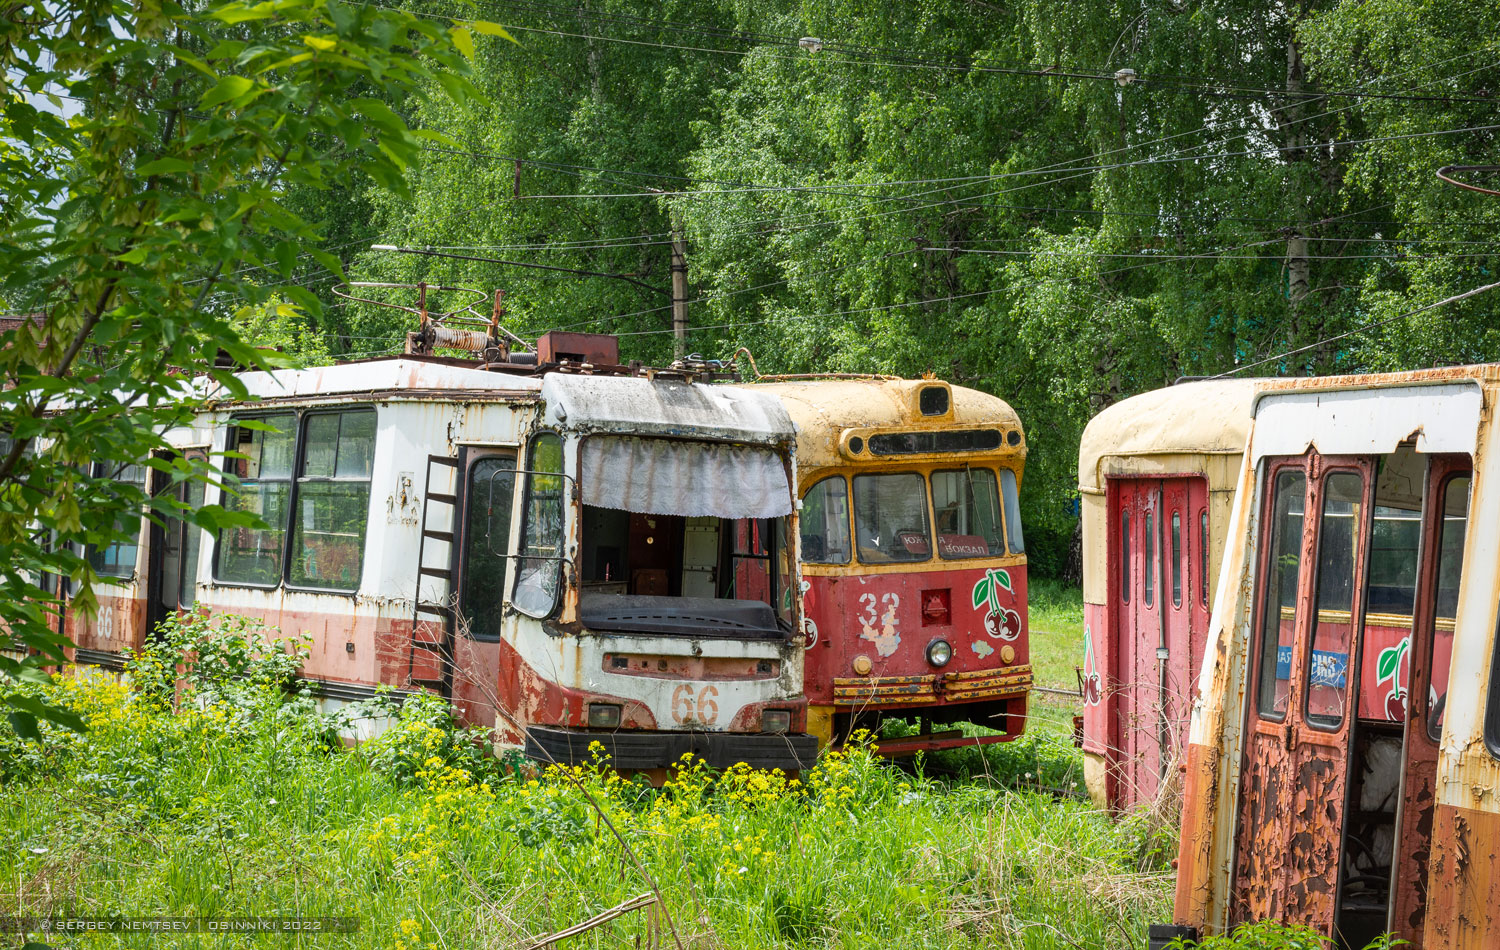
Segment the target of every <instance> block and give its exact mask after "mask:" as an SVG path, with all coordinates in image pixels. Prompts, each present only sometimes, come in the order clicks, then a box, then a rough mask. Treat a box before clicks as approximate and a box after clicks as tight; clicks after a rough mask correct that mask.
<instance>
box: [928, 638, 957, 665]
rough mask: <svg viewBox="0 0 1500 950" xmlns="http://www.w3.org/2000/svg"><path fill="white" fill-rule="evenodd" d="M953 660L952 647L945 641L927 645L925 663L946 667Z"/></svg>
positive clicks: (936, 641)
mask: <svg viewBox="0 0 1500 950" xmlns="http://www.w3.org/2000/svg"><path fill="white" fill-rule="evenodd" d="M951 659H953V647H952V646H950V645H949V643H948V641H947V640H934V641H932V642H931V643H929V644H927V662H928V663H931V664H932V665H933V666H947V665H948V661H949V660H951Z"/></svg>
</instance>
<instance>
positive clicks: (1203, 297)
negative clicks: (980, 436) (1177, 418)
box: [327, 0, 1500, 576]
mask: <svg viewBox="0 0 1500 950" xmlns="http://www.w3.org/2000/svg"><path fill="white" fill-rule="evenodd" d="M1450 6H1451V5H1443V4H1431V3H1421V2H1417V0H1377V2H1366V0H1313V2H1309V3H1304V4H1298V5H1291V6H1288V5H1284V4H1273V3H1267V2H1264V0H1215V2H1213V3H1210V4H1207V5H1203V4H1188V5H1174V4H1167V5H1165V6H1161V5H1148V6H1141V5H1128V4H1127V5H1119V4H1114V5H1111V4H1100V3H1097V2H1091V0H1063V2H1058V0H1046V2H1042V0H1025V2H1021V3H1016V4H993V3H969V4H927V3H916V4H913V3H885V4H877V5H873V6H872V5H871V4H869V3H854V2H850V0H840V2H833V3H816V4H814V3H808V2H800V0H774V2H755V3H750V2H745V0H671V2H668V3H664V4H663V3H646V2H642V0H610V2H608V3H605V4H602V5H599V4H595V5H591V6H583V7H577V8H571V9H567V10H564V9H561V8H556V7H549V8H545V9H543V8H535V7H534V8H529V10H527V11H523V10H516V11H514V13H513V14H512V15H511V18H510V19H508V20H507V22H508V23H512V24H514V25H516V26H518V27H521V28H523V29H521V30H518V31H517V36H518V37H519V38H520V44H521V46H520V48H519V49H518V50H512V49H511V48H509V47H506V48H504V49H503V51H501V50H502V48H501V47H500V46H499V45H498V44H496V45H495V46H494V47H493V48H492V49H488V50H487V49H486V48H485V47H484V46H483V44H481V45H480V46H479V48H478V51H477V54H476V72H477V79H476V82H477V83H478V84H479V85H480V86H481V88H483V89H484V90H485V91H486V92H487V93H488V94H489V95H490V96H491V97H493V98H494V99H495V100H496V101H503V102H506V103H508V104H513V108H507V109H504V110H479V109H471V108H467V107H465V106H462V105H450V104H448V103H446V102H441V101H435V100H413V101H410V102H403V103H393V105H395V106H396V107H397V108H398V109H403V110H408V112H407V114H410V115H411V116H412V118H413V121H414V122H417V123H419V124H421V125H423V126H424V127H426V128H429V129H431V130H434V131H441V132H442V133H444V134H446V135H448V136H450V137H451V138H452V139H453V140H454V141H456V142H457V143H459V144H458V147H456V148H450V149H448V150H446V151H441V150H440V151H435V152H434V153H433V154H432V155H431V156H430V159H431V160H430V161H428V162H427V163H426V165H425V166H424V168H423V169H422V170H421V172H420V177H419V179H418V180H417V182H416V184H415V186H414V189H413V197H412V200H410V201H404V200H400V199H394V198H390V197H385V198H375V199H371V205H372V207H373V208H374V214H375V220H374V222H372V224H371V226H370V229H369V232H368V233H369V234H373V235H378V236H379V237H380V238H381V240H383V241H386V242H389V243H402V244H413V245H436V246H444V245H453V246H455V247H457V248H463V249H462V250H456V251H455V253H459V254H469V255H477V256H481V257H485V256H487V257H492V258H497V259H500V260H503V261H511V262H515V263H511V264H505V263H483V262H476V261H458V260H451V259H442V258H424V257H417V256H410V255H394V254H385V253H364V254H361V255H358V256H357V257H356V258H355V259H354V266H356V267H357V268H358V269H359V270H360V271H361V272H362V273H363V274H367V275H368V276H371V277H374V278H383V279H388V280H406V281H412V280H417V279H421V278H424V277H425V278H427V279H429V280H437V279H443V280H445V281H448V282H457V283H468V284H472V285H474V286H478V287H482V288H494V287H501V288H504V289H505V290H506V291H507V306H508V308H509V313H508V320H509V322H510V323H511V325H512V326H513V327H514V328H515V329H516V330H518V331H519V332H521V333H523V334H527V335H532V334H537V333H540V332H542V331H545V330H547V329H550V328H559V327H567V328H572V329H582V330H599V331H606V330H608V331H616V332H622V333H625V334H627V336H625V337H624V339H623V345H624V353H625V357H626V358H627V359H630V358H637V359H642V360H646V361H655V362H660V361H662V360H664V359H666V358H667V357H668V354H669V353H670V344H669V341H670V337H669V326H670V324H669V317H670V313H669V307H668V304H669V297H668V271H669V265H670V248H669V241H670V232H671V231H672V229H673V227H674V226H680V227H681V228H682V230H683V233H684V234H685V236H686V239H687V261H688V271H689V279H690V291H691V295H692V302H691V304H690V306H689V314H690V323H691V324H692V326H693V330H692V334H691V336H690V343H689V350H690V351H699V352H701V353H703V354H704V355H706V356H710V357H727V356H729V355H730V354H731V353H733V352H734V351H735V349H736V348H737V347H739V346H741V345H743V346H747V347H749V348H751V349H752V350H753V352H754V353H755V354H756V358H757V361H758V363H759V365H760V367H761V368H762V369H763V370H764V371H766V372H804V371H858V372H888V373H900V374H906V375H913V374H917V373H920V372H923V371H927V370H931V371H934V372H936V373H938V374H939V375H941V376H943V377H944V378H947V379H950V380H952V381H954V382H957V383H962V384H965V385H969V386H974V387H978V388H980V389H983V390H986V391H989V392H993V393H996V394H998V395H1000V396H1002V397H1004V398H1006V399H1007V400H1008V401H1010V402H1011V403H1012V404H1013V405H1015V406H1016V408H1017V409H1018V410H1019V411H1020V414H1021V418H1022V420H1023V421H1024V423H1025V425H1026V427H1027V430H1028V432H1030V433H1031V434H1032V438H1031V439H1030V440H1029V446H1030V451H1029V455H1028V459H1027V471H1026V477H1025V479H1024V481H1023V485H1022V504H1023V509H1024V516H1025V519H1026V523H1027V532H1028V535H1029V541H1030V545H1029V546H1030V549H1031V552H1030V553H1031V556H1032V563H1033V565H1034V568H1035V569H1036V571H1037V572H1039V573H1042V574H1046V575H1051V576H1058V575H1060V574H1061V573H1062V571H1063V570H1064V567H1065V559H1066V553H1067V551H1068V545H1069V542H1070V541H1071V539H1072V528H1073V525H1074V523H1075V521H1076V516H1075V515H1074V511H1075V508H1074V505H1075V502H1076V491H1075V484H1076V477H1077V472H1076V462H1077V456H1076V450H1077V445H1078V439H1079V436H1080V434H1081V432H1082V429H1083V426H1084V425H1085V424H1086V423H1087V421H1088V419H1089V418H1090V417H1091V416H1092V415H1093V414H1094V413H1096V412H1097V411H1098V410H1099V409H1101V408H1103V407H1105V406H1107V405H1109V404H1110V403H1112V402H1115V401H1118V400H1120V399H1122V398H1125V397H1127V396H1130V395H1133V394H1135V393H1138V392H1142V391H1145V390H1148V389H1154V388H1158V387H1161V386H1164V385H1167V384H1169V383H1171V382H1172V381H1173V380H1175V379H1176V378H1178V377H1180V376H1184V375H1207V374H1214V373H1220V372H1224V371H1227V370H1230V369H1232V368H1234V367H1235V366H1237V365H1243V364H1245V363H1248V362H1253V361H1257V360H1260V359H1263V358H1265V357H1269V356H1274V355H1276V354H1279V353H1283V352H1286V351H1288V350H1293V349H1298V348H1301V347H1309V349H1307V350H1306V351H1305V352H1303V353H1300V354H1297V355H1295V356H1293V357H1290V358H1286V359H1278V360H1274V361H1272V362H1270V363H1268V364H1265V365H1263V366H1260V367H1257V368H1256V369H1255V370H1254V371H1253V372H1255V373H1260V374H1301V373H1309V372H1320V373H1323V372H1336V371H1361V370H1369V369H1389V368H1410V367H1418V366H1426V365H1431V364H1433V363H1440V362H1448V361H1463V360H1473V361H1477V360H1484V359H1494V358H1497V357H1500V329H1497V328H1496V326H1495V324H1494V321H1493V320H1491V319H1489V314H1490V313H1491V311H1492V309H1493V306H1494V304H1493V302H1492V301H1490V300H1486V299H1484V298H1479V299H1476V300H1473V301H1469V302H1466V303H1464V304H1462V305H1460V306H1456V307H1453V308H1450V309H1444V310H1438V311H1434V312H1432V313H1430V314H1426V315H1423V316H1420V317H1416V318H1411V319H1408V320H1404V321H1398V322H1396V323H1394V324H1392V325H1391V326H1389V327H1386V328H1382V329H1379V330H1375V331H1372V332H1369V333H1361V334H1356V335H1355V336H1353V337H1350V338H1348V339H1346V340H1344V341H1340V342H1332V343H1324V342H1321V341H1324V340H1326V339H1327V338H1328V337H1331V336H1333V335H1336V334H1340V333H1343V332H1346V331H1349V330H1352V329H1355V328H1357V327H1360V326H1363V325H1364V324H1366V323H1368V322H1370V321H1373V320H1376V319H1384V318H1387V317H1394V316H1397V315H1399V314H1401V313H1402V312H1404V311H1405V310H1407V309H1411V308H1413V307H1415V306H1417V305H1421V304H1426V303H1431V302H1434V301H1436V300H1439V299H1441V298H1442V297H1444V296H1446V295H1448V294H1451V293H1453V292H1456V291H1461V290H1467V289H1469V288H1471V287H1473V286H1476V285H1478V284H1481V283H1486V282H1488V281H1489V280H1493V279H1494V278H1493V274H1494V272H1495V270H1496V269H1497V267H1500V261H1497V259H1496V252H1495V250H1494V244H1493V242H1492V241H1491V240H1490V236H1491V235H1492V234H1493V232H1494V229H1495V226H1496V224H1497V223H1500V201H1493V200H1487V199H1484V198H1481V197H1479V196H1476V195H1473V194H1472V193H1466V192H1460V191H1459V190H1458V189H1454V188H1451V187H1449V186H1446V185H1442V184H1441V183H1439V182H1438V181H1437V180H1436V179H1435V178H1434V177H1433V174H1432V172H1433V171H1434V170H1435V169H1436V168H1437V167H1438V166H1439V165H1441V164H1444V163H1446V162H1456V161H1470V162H1477V163H1493V162H1495V161H1496V160H1497V157H1496V155H1495V152H1494V145H1493V139H1492V135H1493V132H1492V131H1486V130H1485V129H1484V128H1483V127H1484V126H1487V125H1491V124H1494V117H1493V98H1492V90H1493V89H1494V88H1495V83H1496V81H1497V78H1500V66H1497V65H1496V64H1495V62H1494V56H1493V51H1494V36H1495V34H1496V30H1497V28H1500V22H1497V19H1496V18H1497V16H1500V14H1497V13H1496V12H1495V10H1494V9H1492V7H1493V5H1489V6H1482V5H1481V6H1472V5H1471V6H1468V7H1465V8H1464V9H1462V10H1454V9H1450ZM424 9H426V8H425V7H424ZM684 25H685V26H684ZM802 36H822V37H825V38H828V40H827V41H828V43H829V44H830V48H827V49H823V50H822V51H820V52H808V51H806V50H803V49H799V48H797V47H796V46H795V40H796V38H798V37H802ZM1120 67H1129V68H1131V69H1134V70H1135V71H1136V73H1137V75H1138V76H1139V77H1140V80H1139V81H1137V82H1134V83H1131V84H1129V85H1125V86H1120V85H1117V84H1116V83H1115V82H1113V81H1111V80H1110V79H1109V76H1110V75H1111V74H1112V73H1113V71H1114V70H1115V69H1118V68H1120ZM1044 68H1045V69H1048V70H1050V73H1049V74H1048V75H1035V74H1034V72H1033V71H1036V70H1041V69H1044ZM1067 74H1073V75H1067ZM1101 75H1102V76H1103V77H1104V78H1103V79H1102V80H1101V79H1100V78H1097V77H1099V76H1101ZM1299 86H1300V88H1302V89H1303V90H1305V93H1304V94H1303V95H1295V94H1292V93H1289V92H1288V91H1287V90H1295V89H1296V88H1299ZM1349 89H1357V90H1360V91H1362V92H1367V93H1371V94H1372V95H1369V96H1365V97H1359V98H1355V97H1348V96H1339V95H1325V94H1326V93H1330V92H1340V91H1344V90H1349ZM1376 94H1378V95H1376ZM1384 95H1393V96H1396V98H1389V99H1387V98H1380V96H1384ZM1403 96H1418V97H1428V98H1426V99H1415V100H1414V99H1411V98H1401V97H1403ZM1450 97H1451V98H1450ZM1465 99H1478V100H1479V101H1463V100H1465ZM1466 129H1471V130H1472V131H1465V130H1466ZM1428 133H1437V134H1428ZM1413 134H1420V135H1422V136H1423V137H1420V138H1401V139H1395V140H1389V141H1386V140H1385V139H1386V138H1387V137H1389V136H1410V135H1413ZM1372 140H1376V141H1372ZM1327 142H1342V143H1345V144H1340V145H1336V146H1326V145H1325V146H1319V147H1313V143H1327ZM517 159H519V160H520V161H517ZM653 189H656V190H659V191H660V192H665V194H658V193H657V191H653ZM591 196H600V197H591ZM604 196H611V197H604ZM620 196H624V197H620ZM476 246H478V247H479V248H482V249H478V250H476V249H474V248H475V247H476ZM522 264H533V265H534V264H545V265H549V266H554V267H563V268H573V269H577V270H588V271H593V272H598V273H608V274H613V275H617V276H618V277H620V278H628V279H610V278H600V277H581V276H569V275H567V274H566V273H559V272H557V271H544V270H536V269H527V268H525V267H522V266H519V265H522ZM1486 275H1490V276H1486ZM643 285H644V286H643ZM328 319H329V320H330V321H332V322H329V323H328V324H327V328H328V329H329V330H330V331H331V332H334V333H337V334H340V335H347V339H348V341H349V342H348V344H347V346H346V347H345V348H346V349H347V350H349V351H352V352H363V351H370V350H378V349H380V348H382V347H384V348H386V349H387V350H389V349H391V348H393V347H395V346H397V345H398V344H399V341H400V334H401V332H403V330H404V329H406V328H405V327H404V326H403V325H402V324H401V320H402V318H401V317H399V316H393V315H392V314H391V312H390V311H386V312H384V313H382V312H380V311H377V310H374V309H372V308H368V307H352V308H349V309H347V310H340V311H338V313H337V314H336V316H333V317H330V318H328Z"/></svg>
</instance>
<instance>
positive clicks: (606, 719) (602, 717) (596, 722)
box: [589, 703, 620, 729]
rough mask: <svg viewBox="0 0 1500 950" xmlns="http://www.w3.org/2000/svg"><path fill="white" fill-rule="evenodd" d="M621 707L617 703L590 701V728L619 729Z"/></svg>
mask: <svg viewBox="0 0 1500 950" xmlns="http://www.w3.org/2000/svg"><path fill="white" fill-rule="evenodd" d="M619 726H620V707H619V705H618V704H616V703H589V728H590V729H618V728H619Z"/></svg>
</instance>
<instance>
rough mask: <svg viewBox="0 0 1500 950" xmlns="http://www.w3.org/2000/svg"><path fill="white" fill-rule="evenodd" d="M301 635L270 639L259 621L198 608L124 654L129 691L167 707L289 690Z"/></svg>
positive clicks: (297, 668) (304, 646) (303, 648)
mask: <svg viewBox="0 0 1500 950" xmlns="http://www.w3.org/2000/svg"><path fill="white" fill-rule="evenodd" d="M311 642H312V641H311V640H309V639H307V638H305V637H273V636H271V631H270V630H269V629H268V628H267V627H266V625H265V623H264V622H263V621H261V620H258V619H255V618H251V617H242V616H239V615H238V614H224V613H210V612H209V610H208V609H207V608H203V607H200V608H198V609H197V610H195V611H193V612H192V613H188V614H173V615H171V616H169V617H167V618H166V619H165V620H163V621H162V622H161V623H159V624H158V625H157V627H156V630H155V632H154V634H153V635H152V636H151V637H150V638H149V639H148V640H147V642H146V645H145V646H144V647H143V648H141V649H140V650H137V651H127V653H126V659H125V673H126V675H127V676H128V677H129V678H130V685H131V688H132V689H133V690H135V691H136V692H137V693H139V694H141V695H142V696H144V697H147V698H149V699H151V700H154V701H156V702H158V703H161V704H162V705H163V706H166V707H169V708H173V709H176V708H179V707H180V705H181V704H182V703H183V702H184V701H188V702H193V701H199V702H208V703H213V702H215V701H217V700H218V699H220V698H226V697H234V696H237V695H240V694H244V693H252V694H253V693H257V692H272V693H275V694H278V695H279V694H281V693H287V692H291V691H293V690H294V689H296V687H297V683H298V674H299V673H300V672H301V671H302V664H303V663H304V662H305V661H306V659H307V657H308V655H309V649H310V646H311Z"/></svg>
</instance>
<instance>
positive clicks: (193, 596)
mask: <svg viewBox="0 0 1500 950" xmlns="http://www.w3.org/2000/svg"><path fill="white" fill-rule="evenodd" d="M203 457H204V451H203V450H202V449H188V450H186V451H185V452H184V453H183V454H182V455H180V456H179V455H178V454H177V453H175V452H172V453H165V452H164V453H159V454H158V455H157V456H156V458H157V459H159V460H161V461H163V462H166V463H169V464H170V463H172V462H174V461H175V460H176V459H178V458H186V459H188V460H191V461H201V460H202V458H203ZM149 482H150V490H151V494H153V495H158V496H160V495H170V496H172V498H173V499H174V500H175V501H176V502H177V503H178V504H179V505H181V506H183V508H184V510H188V511H194V510H197V509H199V508H201V507H203V492H204V483H203V482H202V481H201V480H197V479H188V478H184V477H178V476H176V475H174V474H169V473H167V472H165V471H163V470H161V469H159V468H152V469H151V470H150V475H149ZM147 525H148V529H147V535H146V538H147V541H146V544H147V549H146V551H147V558H146V565H145V566H146V573H145V577H144V578H143V580H144V583H143V585H142V587H143V589H144V591H145V597H146V631H145V636H146V637H147V638H150V637H153V636H155V635H156V628H157V625H158V624H160V623H161V622H162V621H163V620H165V619H167V617H169V616H173V615H176V614H180V613H185V612H188V611H191V610H192V609H193V606H194V605H195V604H196V603H197V600H198V555H199V551H200V550H201V548H202V539H203V529H202V528H200V527H198V526H197V525H196V524H193V523H192V522H191V521H188V520H186V519H185V518H174V519H152V520H149V521H148V522H147Z"/></svg>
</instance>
